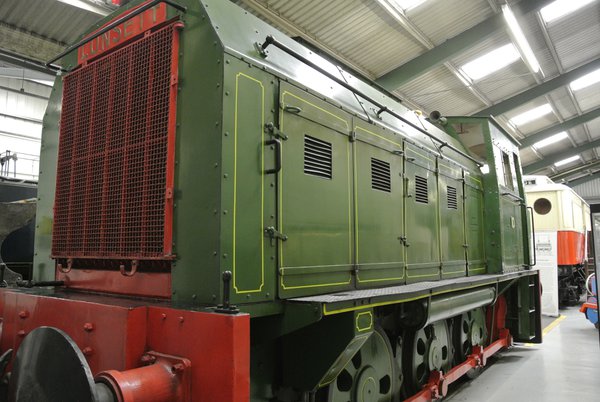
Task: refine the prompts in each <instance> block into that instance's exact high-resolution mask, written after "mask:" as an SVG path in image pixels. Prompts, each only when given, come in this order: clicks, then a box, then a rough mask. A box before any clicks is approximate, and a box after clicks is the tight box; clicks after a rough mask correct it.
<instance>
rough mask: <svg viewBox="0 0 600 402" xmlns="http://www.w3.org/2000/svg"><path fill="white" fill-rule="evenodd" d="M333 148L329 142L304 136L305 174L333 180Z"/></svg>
mask: <svg viewBox="0 0 600 402" xmlns="http://www.w3.org/2000/svg"><path fill="white" fill-rule="evenodd" d="M332 166H333V165H332V147H331V144H330V143H329V142H327V141H323V140H320V139H318V138H315V137H311V136H310V135H305V136H304V173H306V174H309V175H312V176H319V177H324V178H326V179H331V177H332Z"/></svg>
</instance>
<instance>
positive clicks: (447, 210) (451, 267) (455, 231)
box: [438, 161, 467, 278]
mask: <svg viewBox="0 0 600 402" xmlns="http://www.w3.org/2000/svg"><path fill="white" fill-rule="evenodd" d="M438 166H439V174H438V177H439V189H438V191H439V194H440V202H439V219H440V248H441V252H442V254H441V255H442V277H443V278H454V277H458V276H465V275H466V270H467V265H466V259H467V255H466V248H467V247H466V244H467V240H466V238H465V236H466V233H465V225H466V222H465V202H464V201H465V198H464V185H463V183H464V181H463V177H462V176H463V172H462V170H461V169H459V168H457V167H456V166H452V165H449V164H446V163H444V162H443V161H440V162H439V164H438Z"/></svg>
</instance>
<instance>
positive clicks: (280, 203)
mask: <svg viewBox="0 0 600 402" xmlns="http://www.w3.org/2000/svg"><path fill="white" fill-rule="evenodd" d="M285 95H289V96H291V97H294V98H296V99H298V100H300V101H301V102H304V103H307V104H309V105H311V106H312V107H314V108H316V109H319V110H320V111H322V112H324V113H327V114H329V115H331V116H333V117H335V118H337V119H339V120H341V121H343V122H344V124H345V125H346V128H347V129H349V125H348V121H347V120H346V119H343V118H341V117H340V116H337V115H335V114H333V113H331V112H329V111H327V110H325V109H323V108H321V107H319V106H317V105H315V104H313V103H311V102H309V101H308V100H306V99H303V98H301V97H299V96H298V95H296V94H293V93H291V92H288V91H284V92H283V93H282V94H281V103H282V104H285ZM284 115H285V113H283V112H282V113H281V118H280V125H279V126H280V130H281V131H284V128H283V116H284ZM347 152H348V161H349V160H350V151H349V150H348V151H347ZM281 159H282V160H283V150H282V151H281ZM282 170H283V168H282ZM282 177H283V174H282V173H281V171H280V172H279V230H280V231H281V232H282V233H283V209H282V205H283V180H282ZM349 178H350V172H348V179H349ZM348 192H350V189H348ZM349 208H351V206H349ZM349 226H350V227H349V230H350V233H349V236H350V241H351V239H352V222H351V220H350V223H349ZM350 256H352V248H351V249H350ZM279 266H280V267H283V245H282V244H281V242H279ZM283 278H284V275H281V276H280V277H279V284H280V286H281V288H282V289H284V290H289V289H307V288H318V287H323V286H341V285H348V284H350V282H352V275H350V278H349V279H348V282H335V283H320V284H314V285H300V286H286V285H285V283H284V282H283Z"/></svg>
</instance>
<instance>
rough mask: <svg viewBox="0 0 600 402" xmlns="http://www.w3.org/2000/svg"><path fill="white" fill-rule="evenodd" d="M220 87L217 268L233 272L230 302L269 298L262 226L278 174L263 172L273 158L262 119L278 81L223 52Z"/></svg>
mask: <svg viewBox="0 0 600 402" xmlns="http://www.w3.org/2000/svg"><path fill="white" fill-rule="evenodd" d="M224 93H225V99H224V107H223V114H224V116H228V118H224V119H223V133H222V138H223V153H222V156H221V158H222V163H223V172H222V175H221V176H222V184H221V185H222V187H221V197H222V204H221V211H222V212H221V214H220V215H221V228H222V236H221V247H222V256H221V269H222V270H230V271H231V272H232V274H233V278H232V289H231V291H232V301H233V302H234V303H244V302H252V301H263V300H273V298H274V297H275V295H276V291H275V289H276V287H275V286H276V284H275V255H276V254H275V253H276V244H274V243H273V242H272V241H270V239H269V238H268V237H266V236H265V228H266V227H272V226H276V216H275V215H276V211H275V196H276V188H275V185H276V176H275V175H273V174H266V173H265V172H266V171H268V170H269V169H271V168H273V166H274V164H275V160H274V151H273V146H272V145H271V146H269V145H266V142H267V141H268V140H269V139H270V138H269V135H268V134H267V133H266V130H265V124H267V123H270V122H272V121H273V120H274V118H275V117H276V116H275V115H274V112H273V102H274V100H275V97H276V96H277V95H276V93H277V87H276V85H275V82H274V81H273V79H272V77H271V76H270V75H269V74H265V73H264V72H263V71H261V70H259V69H256V68H253V67H252V66H250V65H248V64H247V63H243V62H241V61H239V60H238V59H235V58H231V57H226V58H225V80H224ZM214 163H215V164H216V163H218V162H217V161H214ZM213 281H214V279H213Z"/></svg>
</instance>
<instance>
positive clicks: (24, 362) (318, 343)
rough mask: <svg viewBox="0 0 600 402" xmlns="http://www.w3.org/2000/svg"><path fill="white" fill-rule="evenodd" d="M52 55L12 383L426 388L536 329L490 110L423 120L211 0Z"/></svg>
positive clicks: (143, 389)
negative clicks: (30, 264) (32, 242)
mask: <svg viewBox="0 0 600 402" xmlns="http://www.w3.org/2000/svg"><path fill="white" fill-rule="evenodd" d="M53 62H58V64H59V65H60V68H61V70H62V72H61V74H60V75H59V76H58V78H57V79H56V83H55V86H54V89H53V92H52V96H51V99H50V104H49V107H48V110H47V113H46V116H45V119H44V133H43V139H42V155H41V162H40V164H41V169H40V182H39V190H38V194H39V195H38V197H39V200H38V210H37V222H36V253H35V261H34V270H35V277H34V281H32V282H27V283H25V284H22V283H21V285H26V286H28V288H27V289H18V288H15V287H13V288H8V289H2V290H1V291H0V315H1V316H2V319H3V329H2V332H1V334H0V336H1V337H0V352H3V353H4V352H6V351H12V357H11V354H10V353H8V354H5V355H4V356H3V358H2V359H1V360H2V363H10V365H9V366H6V364H4V365H0V368H2V370H5V368H6V367H8V368H6V370H5V371H6V372H8V371H11V375H10V377H9V378H10V380H9V381H7V384H8V385H7V387H6V392H7V395H8V398H9V400H27V398H32V397H33V398H34V399H29V400H37V401H44V400H63V401H67V400H86V398H90V399H91V400H94V401H129V400H136V401H159V400H160V401H163V400H164V401H172V400H182V401H213V402H242V401H252V402H259V401H260V402H267V401H282V402H292V401H329V402H348V401H353V402H354V401H378V402H384V401H397V400H400V399H402V398H407V399H411V400H432V399H437V398H440V397H443V396H444V395H445V394H446V392H447V388H448V384H450V383H451V382H453V381H455V380H456V379H457V378H459V377H461V376H462V375H464V374H467V373H474V372H476V371H477V370H478V369H480V368H481V367H482V366H483V365H485V364H486V360H487V358H488V357H489V356H491V355H492V354H494V353H495V352H496V351H498V350H499V349H501V348H503V347H506V346H509V345H510V344H511V342H512V340H513V339H514V340H517V341H523V342H541V328H540V327H541V323H540V299H539V295H540V287H539V279H538V274H537V271H535V270H532V269H531V267H532V265H534V263H535V262H534V259H535V256H534V255H532V252H531V247H530V237H529V234H530V228H529V226H530V215H529V213H528V211H527V208H526V205H525V203H524V190H523V185H522V176H521V175H522V170H521V164H520V160H519V153H518V143H517V142H516V141H515V140H514V139H513V138H512V137H511V136H510V135H509V134H508V133H506V132H505V131H504V130H503V129H502V128H501V127H500V126H499V125H498V124H497V123H496V122H495V121H494V120H493V119H491V118H487V117H440V116H439V115H433V116H430V117H429V118H427V119H426V118H424V117H423V116H421V115H420V113H417V112H415V111H413V110H410V109H408V108H407V107H405V106H403V105H402V103H401V101H400V100H398V99H397V98H395V97H394V96H393V95H391V94H390V93H388V92H387V91H385V90H383V89H382V88H379V87H378V86H376V85H375V84H373V83H371V82H368V81H367V80H365V79H363V78H361V77H357V76H356V75H355V74H353V73H351V72H348V71H347V70H345V69H344V68H343V67H341V66H338V65H336V64H335V63H332V62H330V61H328V60H326V59H324V58H323V57H321V56H319V55H317V54H315V52H314V51H312V50H310V49H307V48H305V47H303V46H302V45H300V44H298V43H297V42H296V41H294V40H292V39H290V38H288V37H286V36H285V35H284V34H283V33H281V32H279V31H278V30H276V29H275V28H273V27H271V26H269V25H268V24H266V23H265V22H263V21H261V20H260V19H258V18H256V17H255V16H253V15H251V14H249V13H248V12H246V11H244V10H242V9H240V8H239V7H237V6H236V5H235V4H233V3H231V2H229V1H222V0H203V1H195V0H178V1H177V2H174V1H170V0H163V1H160V0H152V1H133V2H131V3H129V4H128V5H127V6H124V7H122V8H120V9H119V10H118V11H116V13H115V14H113V15H110V16H108V17H106V19H105V20H103V21H102V22H101V23H99V24H98V25H96V26H94V27H92V28H91V29H90V30H89V32H88V33H87V34H86V35H85V36H84V37H83V38H82V39H81V41H80V42H78V43H76V44H74V45H73V46H72V47H70V48H69V49H67V51H66V52H65V53H63V54H61V55H59V57H57V59H56V60H53ZM36 285H42V286H36ZM48 285H49V286H50V287H48ZM50 346H52V348H53V349H52V350H54V351H55V352H54V353H46V354H44V353H43V352H44V350H45V349H44V348H46V347H47V348H50ZM59 349H60V350H61V352H60V353H58V352H56V350H59ZM48 350H50V349H48ZM39 356H44V358H43V359H42V357H39ZM48 359H50V360H48ZM73 362H78V364H74V363H73ZM34 368H35V370H34ZM55 372H60V373H62V374H63V375H62V376H58V375H54V374H53V373H55ZM26 373H28V374H26ZM31 373H34V374H31ZM0 374H2V373H0ZM5 378H8V377H5ZM65 378H69V381H71V383H69V384H68V385H67V384H66V383H64V381H66V379H65ZM77 381H79V382H77ZM34 382H35V384H36V386H35V387H33V386H32V384H33V383H34ZM73 382H77V384H78V386H73ZM134 383H135V384H137V385H135V386H134V385H132V384H134ZM61 384H64V386H60V385H61ZM140 384H141V385H140ZM157 384H162V385H161V386H160V387H159V385H157ZM164 384H169V385H168V386H166V385H164ZM163 385H164V386H163ZM38 391H39V392H38ZM35 392H38V393H37V394H35ZM32 393H33V394H32ZM48 395H54V398H55V399H52V398H50V397H49V396H48ZM44 398H46V399H44ZM48 398H50V399H48ZM70 398H71V399H70ZM152 398H154V399H152ZM161 398H162V399H161Z"/></svg>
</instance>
